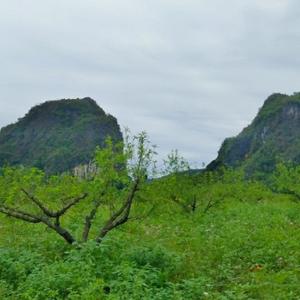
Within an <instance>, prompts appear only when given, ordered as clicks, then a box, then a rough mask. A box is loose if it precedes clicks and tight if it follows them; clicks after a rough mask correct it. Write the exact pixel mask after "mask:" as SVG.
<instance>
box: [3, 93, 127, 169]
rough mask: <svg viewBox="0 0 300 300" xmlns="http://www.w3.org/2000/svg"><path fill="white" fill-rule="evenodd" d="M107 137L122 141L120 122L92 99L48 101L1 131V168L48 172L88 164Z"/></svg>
mask: <svg viewBox="0 0 300 300" xmlns="http://www.w3.org/2000/svg"><path fill="white" fill-rule="evenodd" d="M107 136H111V137H112V139H113V140H115V141H120V140H122V134H121V131H120V127H119V125H118V123H117V120H116V119H115V118H114V117H113V116H111V115H109V114H106V113H105V112H104V111H103V110H102V109H101V108H100V107H99V106H98V105H97V103H96V102H95V101H94V100H93V99H91V98H83V99H63V100H58V101H47V102H45V103H43V104H40V105H37V106H35V107H33V108H32V109H31V110H30V111H29V112H28V113H27V114H26V115H25V117H23V118H22V119H19V121H18V122H16V123H15V124H11V125H8V126H6V127H4V128H2V129H1V131H0V166H3V165H5V164H9V165H19V164H21V165H24V166H35V167H39V168H41V169H43V170H45V171H46V172H47V173H60V172H64V171H67V170H72V169H73V168H74V167H76V166H78V165H80V164H86V163H88V162H89V161H90V160H91V159H92V157H93V155H94V151H95V148H96V146H100V147H101V146H103V143H104V141H105V139H106V137H107Z"/></svg>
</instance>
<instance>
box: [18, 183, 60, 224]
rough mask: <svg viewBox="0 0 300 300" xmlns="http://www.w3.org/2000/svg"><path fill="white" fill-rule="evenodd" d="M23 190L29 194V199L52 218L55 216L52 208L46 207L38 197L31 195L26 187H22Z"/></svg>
mask: <svg viewBox="0 0 300 300" xmlns="http://www.w3.org/2000/svg"><path fill="white" fill-rule="evenodd" d="M21 191H22V192H23V193H24V194H25V195H26V196H27V198H28V199H30V200H31V201H32V202H33V203H34V204H35V205H37V206H38V207H39V208H40V209H41V210H42V212H43V213H44V214H45V215H46V216H48V217H51V218H55V215H54V212H52V211H51V210H49V209H48V208H47V207H45V206H44V205H43V204H42V202H41V201H39V200H38V199H37V198H36V197H34V196H33V195H30V194H29V193H28V192H27V191H26V190H25V189H23V188H21Z"/></svg>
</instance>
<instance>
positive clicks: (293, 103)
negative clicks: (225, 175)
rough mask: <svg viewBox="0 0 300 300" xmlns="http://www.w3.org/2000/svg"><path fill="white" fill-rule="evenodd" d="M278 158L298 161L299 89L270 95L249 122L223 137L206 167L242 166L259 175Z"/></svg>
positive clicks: (283, 160)
mask: <svg viewBox="0 0 300 300" xmlns="http://www.w3.org/2000/svg"><path fill="white" fill-rule="evenodd" d="M279 162H286V163H287V162H291V163H294V164H299V163H300V94H299V93H295V94H293V95H291V96H288V95H283V94H273V95H271V96H270V97H269V98H268V99H267V100H266V101H265V103H264V105H263V107H262V108H261V109H260V111H259V113H258V115H257V116H256V118H255V119H254V121H253V122H252V124H251V125H249V126H248V127H247V128H245V129H244V130H243V131H242V132H241V133H240V134H239V135H238V136H237V137H233V138H228V139H226V140H225V141H224V143H223V145H222V147H221V149H220V151H219V155H218V157H217V159H216V160H215V161H213V162H212V163H211V164H210V165H209V166H208V169H210V170H213V169H216V168H218V166H222V165H223V166H228V167H241V166H242V167H244V168H245V170H246V172H247V173H248V174H256V175H260V176H261V177H263V176H264V173H265V172H267V173H268V172H272V171H274V169H275V166H276V164H277V163H279Z"/></svg>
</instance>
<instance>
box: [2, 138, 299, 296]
mask: <svg viewBox="0 0 300 300" xmlns="http://www.w3.org/2000/svg"><path fill="white" fill-rule="evenodd" d="M95 163H96V164H97V165H98V171H97V172H96V173H95V174H93V175H92V176H90V177H88V178H86V179H83V178H76V177H74V176H73V175H70V174H62V175H56V176H47V175H45V174H44V172H42V171H40V170H38V169H27V168H22V167H14V168H10V167H7V168H4V169H2V172H1V175H0V201H1V202H0V212H1V213H2V214H1V216H0V222H1V227H0V231H1V235H0V237H1V238H0V246H1V247H0V252H1V253H0V298H1V299H41V300H44V299H133V300H135V299H159V300H163V299H178V300H179V299H195V300H196V299H197V300H198V299H298V298H299V296H300V287H299V284H298V283H299V279H300V278H299V276H300V272H299V261H300V252H299V245H298V244H299V243H298V240H299V239H300V230H299V228H300V206H299V195H300V190H299V186H300V182H299V181H300V177H299V176H298V175H299V173H300V168H299V167H295V166H288V165H282V164H280V165H278V167H277V169H276V171H275V172H274V173H273V174H272V175H270V176H269V177H268V178H266V180H264V182H261V181H257V180H254V179H249V178H248V177H245V174H244V172H243V170H241V169H236V170H231V169H225V168H221V169H219V170H218V171H216V172H203V173H200V174H199V173H192V172H189V166H188V164H187V162H186V161H185V160H184V159H183V158H182V157H181V156H180V155H179V154H178V152H176V151H174V152H172V153H171V154H170V155H169V156H168V158H167V159H166V161H165V165H164V169H163V170H157V169H156V168H155V149H154V148H153V147H152V146H151V144H150V142H149V141H148V139H147V136H146V135H145V134H144V133H142V134H140V135H138V136H137V137H134V138H133V139H129V138H128V139H125V144H115V143H113V142H112V140H110V139H108V140H107V142H106V147H104V148H101V149H100V148H98V149H97V151H96V154H95ZM155 174H156V175H157V174H162V175H164V176H162V177H160V178H159V179H157V178H155V177H154V176H155ZM66 232H67V233H66ZM70 237H71V239H69V238H70Z"/></svg>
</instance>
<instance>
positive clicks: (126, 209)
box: [96, 178, 140, 243]
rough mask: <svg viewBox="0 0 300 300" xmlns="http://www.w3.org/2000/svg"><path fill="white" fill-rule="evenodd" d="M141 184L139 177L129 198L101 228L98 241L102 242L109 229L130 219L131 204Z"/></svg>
mask: <svg viewBox="0 0 300 300" xmlns="http://www.w3.org/2000/svg"><path fill="white" fill-rule="evenodd" d="M139 184H140V180H139V178H137V179H136V180H135V182H134V184H133V186H132V188H131V191H130V193H129V195H128V197H127V200H126V201H125V202H124V204H123V205H122V207H121V208H120V209H119V210H118V211H116V212H115V213H114V214H113V215H112V216H111V217H110V219H109V220H108V221H107V222H106V224H105V225H104V227H103V228H102V229H101V230H100V233H99V235H98V236H97V238H96V241H97V242H98V243H100V242H101V241H102V239H103V238H104V237H105V236H106V235H107V233H108V232H109V231H111V230H112V229H114V228H116V227H118V226H120V225H122V224H124V223H125V222H127V221H128V217H129V214H130V210H131V206H132V203H133V200H134V197H135V194H136V192H137V191H138V187H139Z"/></svg>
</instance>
